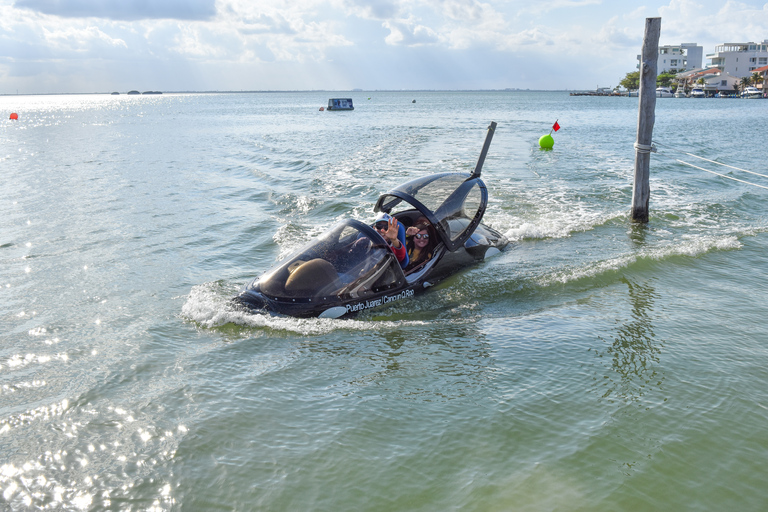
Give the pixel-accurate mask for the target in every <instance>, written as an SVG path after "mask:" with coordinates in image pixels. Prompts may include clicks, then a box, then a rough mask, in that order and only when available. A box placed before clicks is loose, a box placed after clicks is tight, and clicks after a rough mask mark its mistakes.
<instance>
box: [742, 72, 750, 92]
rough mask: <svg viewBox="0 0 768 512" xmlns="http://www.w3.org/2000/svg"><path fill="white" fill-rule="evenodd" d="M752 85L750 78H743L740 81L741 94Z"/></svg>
mask: <svg viewBox="0 0 768 512" xmlns="http://www.w3.org/2000/svg"><path fill="white" fill-rule="evenodd" d="M750 85H752V78H751V77H748V76H745V77H744V78H742V79H741V92H744V89H746V88H747V87H749V86H750Z"/></svg>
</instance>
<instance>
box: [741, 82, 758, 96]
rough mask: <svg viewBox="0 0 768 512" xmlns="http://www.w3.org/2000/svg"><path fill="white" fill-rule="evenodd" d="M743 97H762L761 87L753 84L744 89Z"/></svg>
mask: <svg viewBox="0 0 768 512" xmlns="http://www.w3.org/2000/svg"><path fill="white" fill-rule="evenodd" d="M741 97H742V98H749V99H756V98H762V97H763V93H761V92H760V89H758V88H757V87H752V86H751V85H750V86H749V87H747V88H746V89H744V90H743V91H742V93H741Z"/></svg>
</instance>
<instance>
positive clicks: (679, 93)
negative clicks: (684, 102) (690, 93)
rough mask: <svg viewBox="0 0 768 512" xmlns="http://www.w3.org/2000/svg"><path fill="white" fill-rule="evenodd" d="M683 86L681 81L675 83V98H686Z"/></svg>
mask: <svg viewBox="0 0 768 512" xmlns="http://www.w3.org/2000/svg"><path fill="white" fill-rule="evenodd" d="M686 97H687V96H686V95H685V87H684V86H683V84H682V83H679V84H677V90H676V91H675V98H686Z"/></svg>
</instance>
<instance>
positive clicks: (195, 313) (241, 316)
mask: <svg viewBox="0 0 768 512" xmlns="http://www.w3.org/2000/svg"><path fill="white" fill-rule="evenodd" d="M236 294H237V289H235V288H234V287H233V286H231V285H229V284H226V283H224V282H223V281H215V282H211V283H204V284H200V285H196V286H193V287H192V289H191V290H190V292H189V295H188V296H187V301H186V302H185V303H184V306H183V307H182V308H181V314H182V316H183V317H185V318H187V319H188V320H190V321H192V322H194V323H196V324H197V325H199V326H201V327H203V328H206V329H216V328H220V327H223V326H225V325H226V324H236V325H241V326H245V327H249V328H256V329H263V330H266V331H285V332H288V333H294V334H300V335H305V336H316V335H322V334H327V333H330V332H334V331H338V330H345V331H372V330H376V331H380V330H381V329H382V328H383V329H392V330H397V329H399V328H401V327H402V326H404V325H416V326H419V325H425V324H426V322H424V321H421V320H408V321H400V320H398V321H372V319H371V317H370V315H360V317H356V318H352V319H327V318H291V317H283V316H273V315H269V314H264V313H258V312H249V311H246V310H243V309H242V308H239V307H237V306H236V305H235V304H233V303H232V302H231V299H232V297H233V296H235V295H236ZM270 334H273V333H271V332H270Z"/></svg>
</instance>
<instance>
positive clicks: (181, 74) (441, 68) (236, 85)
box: [0, 0, 768, 94]
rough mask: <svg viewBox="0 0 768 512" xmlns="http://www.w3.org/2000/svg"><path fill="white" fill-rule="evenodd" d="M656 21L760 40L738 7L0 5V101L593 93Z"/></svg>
mask: <svg viewBox="0 0 768 512" xmlns="http://www.w3.org/2000/svg"><path fill="white" fill-rule="evenodd" d="M655 16H660V17H661V18H662V29H661V41H660V43H661V44H679V43H683V42H685V43H698V44H699V45H701V46H703V48H704V54H705V55H706V54H708V53H712V52H713V51H714V47H715V45H716V44H720V43H725V42H747V41H755V42H759V41H763V40H765V39H768V3H763V2H762V1H758V2H755V1H749V0H747V1H744V2H739V1H731V0H729V1H723V0H717V1H716V0H647V1H643V0H640V1H633V2H630V1H627V0H540V1H532V0H525V1H520V0H0V94H15V93H16V92H17V91H18V92H19V93H53V92H110V91H122V92H125V91H127V90H129V89H138V90H142V91H145V90H161V91H192V90H195V91H210V90H314V89H326V90H349V89H353V88H360V89H365V90H377V89H378V90H382V89H393V90H398V89H451V90H452V89H504V88H521V89H594V88H595V87H597V86H601V87H604V86H606V87H607V86H615V85H617V84H618V81H619V80H620V79H621V78H623V77H624V75H625V74H626V73H627V72H629V71H633V70H634V69H635V64H636V56H637V54H638V53H640V47H641V46H642V37H643V30H644V23H645V18H647V17H655ZM704 63H705V64H706V60H705V62H704Z"/></svg>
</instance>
